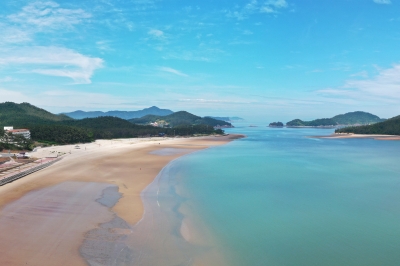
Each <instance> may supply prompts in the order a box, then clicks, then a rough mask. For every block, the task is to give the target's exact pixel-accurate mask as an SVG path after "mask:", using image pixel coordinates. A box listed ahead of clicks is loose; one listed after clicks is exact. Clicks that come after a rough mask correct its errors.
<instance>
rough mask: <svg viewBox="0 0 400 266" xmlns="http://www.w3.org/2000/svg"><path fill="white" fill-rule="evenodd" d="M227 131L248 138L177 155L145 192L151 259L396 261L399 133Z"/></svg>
mask: <svg viewBox="0 0 400 266" xmlns="http://www.w3.org/2000/svg"><path fill="white" fill-rule="evenodd" d="M226 133H231V134H233V133H237V134H244V135H246V138H242V139H238V140H235V141H232V142H230V143H228V144H226V145H222V146H217V147H212V148H209V149H206V150H202V151H198V152H194V153H192V154H189V155H186V156H183V157H180V158H178V159H176V160H174V161H173V162H171V163H170V164H169V165H168V166H167V167H165V168H164V169H163V171H162V172H161V173H160V175H159V176H158V177H157V179H156V180H155V181H154V182H153V183H152V184H151V185H150V186H149V187H148V188H147V189H146V190H145V191H144V192H143V194H142V197H143V200H144V202H145V209H146V211H145V215H144V217H143V219H142V221H141V222H139V223H138V225H137V226H135V228H136V230H142V229H141V227H146V228H149V224H150V225H151V226H153V224H155V222H154V221H158V224H157V231H156V232H157V236H159V237H158V238H157V237H155V238H154V239H152V240H151V241H150V242H151V243H153V244H151V243H148V246H153V245H154V243H158V244H157V245H160V246H158V247H157V248H154V249H153V250H149V248H147V249H146V250H144V249H142V250H141V253H140V254H143V253H146V252H147V253H148V254H147V257H148V258H152V259H154V256H161V257H159V258H157V261H153V264H152V265H156V264H157V263H160V264H159V265H193V264H195V265H196V264H198V265H232V266H239V265H263V266H264V265H285V266H286V265H348V266H351V265H400V141H380V140H373V139H320V138H311V137H310V136H316V135H319V136H320V135H329V134H332V133H333V129H316V128H269V127H266V126H259V127H248V126H244V125H243V126H237V127H236V128H233V129H227V130H226ZM160 243H161V244H160ZM137 244H138V245H137V248H138V249H140V247H139V246H140V244H141V243H137ZM133 246H134V245H133ZM148 246H147V247H148ZM166 248H168V252H169V253H168V252H166V253H165V254H162V252H161V253H160V250H165V249H166ZM167 253H168V254H169V255H168V254H167ZM157 254H158V255H157ZM171 254H175V255H173V256H172V255H171ZM171 256H172V257H171ZM142 264H143V265H146V264H147V262H146V261H145V260H143V262H142ZM150 264H151V262H150ZM150 264H148V265H150Z"/></svg>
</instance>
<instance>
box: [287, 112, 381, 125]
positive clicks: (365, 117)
mask: <svg viewBox="0 0 400 266" xmlns="http://www.w3.org/2000/svg"><path fill="white" fill-rule="evenodd" d="M382 121H385V119H381V118H379V117H378V116H376V115H373V114H370V113H367V112H361V111H356V112H349V113H345V114H342V115H336V116H334V117H332V118H320V119H315V120H312V121H302V120H300V119H294V120H292V121H289V122H287V123H286V126H288V127H304V126H306V127H318V126H336V125H368V124H373V123H378V122H382Z"/></svg>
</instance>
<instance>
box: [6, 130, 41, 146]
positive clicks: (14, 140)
mask: <svg viewBox="0 0 400 266" xmlns="http://www.w3.org/2000/svg"><path fill="white" fill-rule="evenodd" d="M32 144H33V141H32V140H30V139H26V138H25V137H23V136H21V135H13V134H12V133H9V132H4V130H3V134H2V135H0V151H1V150H3V149H12V150H29V149H30V148H31V146H32Z"/></svg>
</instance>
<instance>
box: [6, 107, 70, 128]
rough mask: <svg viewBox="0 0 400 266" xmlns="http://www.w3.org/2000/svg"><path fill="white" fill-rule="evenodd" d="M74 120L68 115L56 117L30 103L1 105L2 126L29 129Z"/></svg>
mask: <svg viewBox="0 0 400 266" xmlns="http://www.w3.org/2000/svg"><path fill="white" fill-rule="evenodd" d="M68 120H73V119H72V118H70V117H68V116H66V115H55V114H52V113H50V112H48V111H46V110H44V109H41V108H38V107H36V106H33V105H31V104H29V103H21V104H17V103H13V102H5V103H0V126H1V127H4V126H14V127H15V128H18V127H27V126H30V125H36V124H51V123H54V122H57V121H68Z"/></svg>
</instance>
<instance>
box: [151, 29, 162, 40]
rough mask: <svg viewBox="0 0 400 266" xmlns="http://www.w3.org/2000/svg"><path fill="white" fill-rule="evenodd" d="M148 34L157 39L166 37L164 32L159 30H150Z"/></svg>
mask: <svg viewBox="0 0 400 266" xmlns="http://www.w3.org/2000/svg"><path fill="white" fill-rule="evenodd" d="M148 34H149V35H150V36H152V37H154V38H156V39H162V38H163V37H164V32H163V31H161V30H157V29H152V30H149V31H148Z"/></svg>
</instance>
